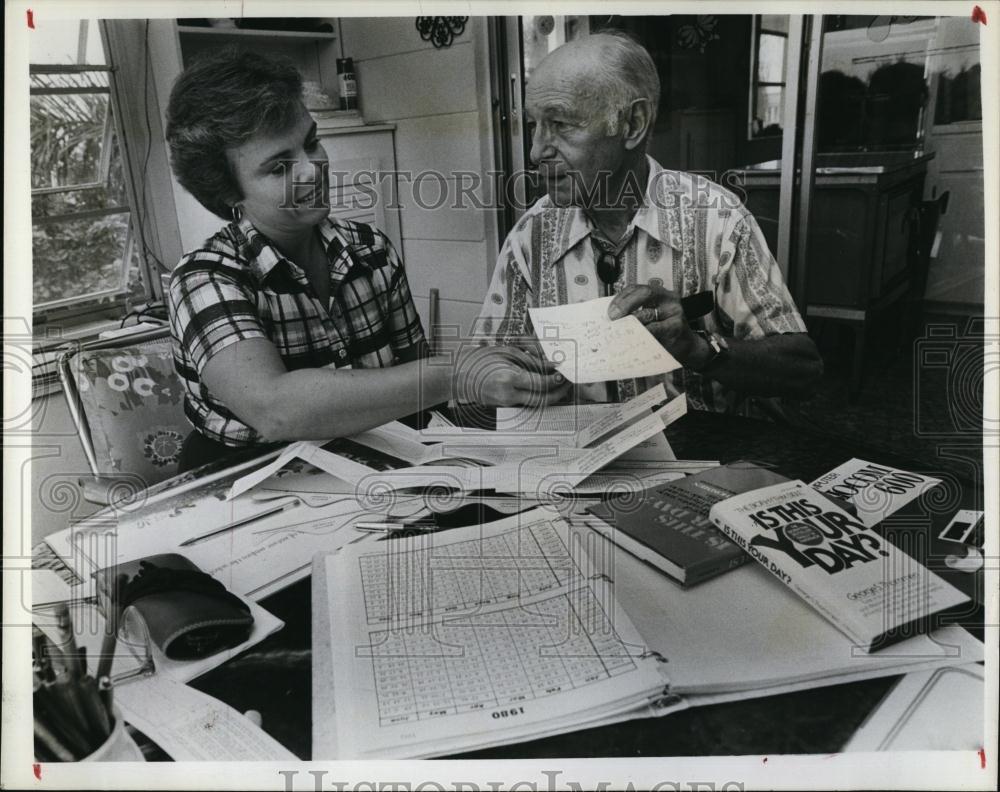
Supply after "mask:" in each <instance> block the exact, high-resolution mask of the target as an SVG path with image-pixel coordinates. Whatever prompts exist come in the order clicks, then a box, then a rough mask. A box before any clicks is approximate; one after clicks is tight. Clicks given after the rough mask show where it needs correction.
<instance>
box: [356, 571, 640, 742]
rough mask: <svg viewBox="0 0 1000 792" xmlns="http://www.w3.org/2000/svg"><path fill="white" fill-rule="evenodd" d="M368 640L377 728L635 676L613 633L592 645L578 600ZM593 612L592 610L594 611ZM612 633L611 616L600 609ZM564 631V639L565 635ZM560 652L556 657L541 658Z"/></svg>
mask: <svg viewBox="0 0 1000 792" xmlns="http://www.w3.org/2000/svg"><path fill="white" fill-rule="evenodd" d="M580 594H582V595H583V596H584V597H585V598H586V599H587V600H588V601H590V600H593V599H594V595H593V592H592V591H591V590H590V589H589V587H584V588H582V589H579V590H576V591H573V592H568V593H560V594H558V595H554V596H552V597H550V598H548V599H544V600H541V601H539V602H536V603H533V605H532V608H533V609H534V610H531V611H529V610H525V609H523V608H521V607H510V608H506V609H503V610H499V611H494V612H491V613H487V614H477V615H476V616H465V617H462V618H459V619H453V620H448V621H446V622H444V623H440V624H435V625H434V626H433V627H434V629H430V628H429V627H430V625H424V626H422V627H412V626H411V627H407V628H398V629H393V630H378V631H374V632H372V633H371V634H370V642H371V643H370V648H371V653H372V670H373V673H374V676H375V695H376V701H377V703H378V710H379V723H380V724H381V725H392V724H399V723H409V722H415V721H422V720H427V719H430V718H437V717H442V716H447V715H455V714H460V713H465V712H473V711H477V710H484V709H489V708H491V707H498V706H507V705H511V704H517V703H519V702H521V703H523V702H527V701H537V700H540V699H544V698H545V697H546V696H551V695H555V694H558V693H563V692H566V691H569V690H582V689H585V688H586V687H587V686H588V685H590V684H594V683H596V682H599V681H601V680H604V679H609V678H610V677H612V676H617V675H619V674H623V673H627V672H629V671H632V670H635V669H637V668H638V666H637V665H636V663H635V661H634V659H633V658H632V657H631V656H629V654H628V653H627V651H626V648H625V646H624V644H623V643H622V641H621V639H620V638H619V637H618V635H617V633H616V632H615V631H614V630H613V629H607V630H602V631H601V633H600V634H602V635H604V636H605V637H604V638H602V639H601V640H595V638H594V635H596V634H598V633H597V631H596V630H595V631H594V634H591V632H590V631H588V630H587V629H586V624H585V623H584V622H583V621H582V619H581V612H580V608H579V607H577V606H575V605H574V603H573V601H572V599H573V596H577V595H580ZM591 604H593V603H591ZM595 607H596V609H597V610H598V611H599V612H600V613H601V615H602V619H601V620H600V623H599V624H598V625H597V627H598V628H599V629H600V628H603V627H609V628H610V624H609V623H608V622H607V614H606V613H605V612H604V610H603V608H601V606H600V604H599V603H597V604H596V605H595ZM560 628H565V632H560ZM552 647H559V648H560V651H559V652H554V651H549V652H546V651H544V650H545V649H551V648H552Z"/></svg>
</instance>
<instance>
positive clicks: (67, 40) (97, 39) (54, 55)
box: [30, 19, 105, 66]
mask: <svg viewBox="0 0 1000 792" xmlns="http://www.w3.org/2000/svg"><path fill="white" fill-rule="evenodd" d="M30 41H31V53H30V58H31V63H45V64H58V65H61V66H66V65H68V64H72V63H87V64H90V65H92V66H93V65H97V64H104V63H105V59H104V49H103V47H102V46H101V36H100V32H99V30H98V27H97V20H96V19H40V20H36V21H35V32H34V33H33V34H32V35H31V38H30ZM81 44H82V47H81ZM81 55H82V56H83V57H82V58H81V57H80V56H81Z"/></svg>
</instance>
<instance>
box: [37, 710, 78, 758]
mask: <svg viewBox="0 0 1000 792" xmlns="http://www.w3.org/2000/svg"><path fill="white" fill-rule="evenodd" d="M35 739H37V740H38V742H39V743H40V744H41V745H43V746H45V748H46V750H47V751H48V752H49V753H51V754H52V755H53V756H55V757H56V759H57V760H58V761H60V762H75V761H76V757H75V756H74V755H73V753H72V752H71V751H70V750H69V749H68V748H67V747H66V746H65V745H63V744H62V743H61V742H60V741H59V738H58V737H56V736H55V735H54V734H53V733H52V731H51V730H50V729H49V728H48V727H47V726H46V725H45V724H44V723H42V722H41V721H40V720H39V719H38V718H35Z"/></svg>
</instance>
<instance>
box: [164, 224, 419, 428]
mask: <svg viewBox="0 0 1000 792" xmlns="http://www.w3.org/2000/svg"><path fill="white" fill-rule="evenodd" d="M318 230H319V234H320V236H321V237H322V240H323V243H324V247H325V249H326V255H327V258H328V259H329V262H330V303H329V306H328V308H324V307H323V306H322V305H321V303H320V301H319V298H318V297H317V296H316V293H315V291H314V290H313V288H312V286H311V285H310V283H309V280H308V278H307V277H306V274H305V272H304V271H303V270H302V269H301V268H300V267H299V266H298V265H296V264H295V263H294V262H292V261H291V260H289V259H287V258H285V257H284V256H283V255H282V254H281V253H280V252H279V251H278V250H277V249H276V248H275V247H274V246H273V245H272V244H271V243H270V242H269V240H268V239H267V238H266V237H265V236H264V235H263V234H261V233H260V232H259V231H258V230H257V229H256V228H254V226H253V225H252V224H251V223H250V221H249V220H247V219H246V218H243V220H241V221H240V223H239V224H238V225H237V224H235V223H230V224H229V225H227V226H226V227H225V228H223V229H221V230H220V231H219V232H218V233H217V234H215V236H213V237H211V238H210V239H208V240H207V241H206V242H205V243H204V245H203V246H202V247H200V248H199V249H198V250H194V251H192V252H190V253H188V254H187V255H186V256H184V258H182V259H181V261H180V263H179V264H178V265H177V267H176V268H175V269H174V271H173V273H172V275H171V278H170V290H169V295H168V308H169V314H170V328H171V332H172V334H173V340H174V343H173V353H174V367H175V368H176V369H177V373H178V375H180V378H181V381H182V383H183V385H184V392H185V393H184V412H185V414H186V415H187V417H188V420H189V421H191V423H192V424H193V425H194V426H195V428H197V429H198V430H199V431H200V432H201V433H202V434H204V435H205V436H206V437H208V438H210V439H212V440H217V441H219V442H221V443H224V444H225V445H228V446H233V447H245V446H252V445H257V444H260V443H263V442H266V441H265V439H264V438H262V437H261V436H260V435H259V434H258V433H257V432H256V430H254V429H253V428H252V427H250V426H248V425H247V424H245V423H243V422H242V421H241V420H240V419H239V418H238V417H237V416H236V415H235V414H234V413H233V412H232V411H231V410H230V409H229V408H228V407H227V406H226V405H225V404H223V403H222V402H221V401H220V400H219V399H218V398H216V397H215V396H213V395H212V394H211V393H210V392H209V391H208V388H207V387H206V386H205V384H204V382H202V379H201V375H202V372H203V371H204V368H205V364H206V363H207V362H208V361H209V360H210V359H211V358H212V356H213V355H215V354H216V353H217V352H219V350H221V349H224V348H226V347H227V346H229V345H230V344H233V343H235V342H236V341H241V340H243V339H246V338H267V339H269V340H270V341H271V342H272V343H273V344H274V346H275V347H276V348H277V351H278V354H279V355H280V356H281V359H282V361H284V363H285V366H286V367H287V368H288V370H289V371H293V370H296V369H301V368H321V367H329V368H350V367H352V366H354V367H358V368H379V367H386V366H392V365H393V364H394V363H396V362H398V360H399V359H400V358H401V357H405V358H412V357H413V356H415V355H416V354H418V353H419V352H420V350H421V349H422V347H423V342H424V331H423V327H422V326H421V324H420V317H419V316H418V315H417V311H416V308H415V307H414V305H413V298H412V296H411V295H410V288H409V285H408V283H407V280H406V272H405V270H404V269H403V263H402V261H401V260H400V259H399V256H398V255H397V254H396V251H395V250H394V249H393V247H392V243H391V242H390V241H389V239H388V238H387V237H386V236H385V234H383V233H382V232H381V231H379V230H377V229H375V228H372V227H371V226H368V225H365V224H363V223H355V222H352V221H347V220H335V219H333V218H327V219H326V220H324V221H323V222H322V223H320V224H319V226H318ZM407 353H409V354H407ZM248 376H252V372H248Z"/></svg>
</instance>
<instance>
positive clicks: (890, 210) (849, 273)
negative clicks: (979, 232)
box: [738, 154, 933, 315]
mask: <svg viewBox="0 0 1000 792" xmlns="http://www.w3.org/2000/svg"><path fill="white" fill-rule="evenodd" d="M932 156H933V155H924V156H922V157H916V158H914V157H913V156H912V155H910V154H877V155H876V154H856V155H820V157H819V167H818V168H817V170H816V187H815V192H814V195H813V209H812V220H811V223H810V228H809V255H808V259H807V261H806V305H805V306H799V308H800V309H802V308H804V309H805V312H806V313H811V314H813V315H822V314H824V313H825V314H827V315H829V313H830V311H829V309H839V312H840V313H842V314H844V315H849V314H850V312H852V311H854V312H857V311H864V310H866V309H868V308H870V307H871V306H873V305H874V304H876V303H879V302H880V301H883V300H885V299H886V298H887V297H888V296H889V295H891V294H892V293H894V292H896V291H898V289H899V287H900V286H901V285H905V283H906V281H907V279H908V275H909V266H910V263H911V255H910V253H911V248H912V235H913V234H914V233H915V232H916V225H915V221H916V217H917V210H918V208H919V205H920V201H921V199H922V197H923V188H924V178H925V175H926V172H927V162H928V161H929V160H930V159H931V158H932ZM738 173H739V175H740V177H741V179H742V181H743V189H744V190H745V193H746V197H745V203H746V206H747V208H748V209H749V210H750V211H751V212H752V213H753V215H754V216H755V217H756V218H757V221H758V223H759V224H760V226H761V229H762V230H763V232H764V236H765V237H766V238H767V242H768V245H769V246H770V247H771V249H772V250H774V249H775V244H776V242H777V235H778V221H777V218H778V189H779V181H780V177H781V163H780V161H773V162H766V163H761V164H759V165H752V166H749V167H747V168H743V169H740V170H739V171H738ZM845 312H846V313H845Z"/></svg>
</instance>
